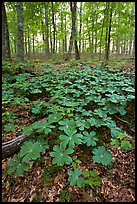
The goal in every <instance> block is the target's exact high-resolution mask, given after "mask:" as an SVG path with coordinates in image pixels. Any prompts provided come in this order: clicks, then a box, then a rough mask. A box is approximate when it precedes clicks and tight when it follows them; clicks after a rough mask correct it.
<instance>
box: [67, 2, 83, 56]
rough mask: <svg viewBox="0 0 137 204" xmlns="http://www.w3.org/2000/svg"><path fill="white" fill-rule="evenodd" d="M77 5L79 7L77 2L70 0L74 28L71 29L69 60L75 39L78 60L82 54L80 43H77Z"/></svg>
mask: <svg viewBox="0 0 137 204" xmlns="http://www.w3.org/2000/svg"><path fill="white" fill-rule="evenodd" d="M76 7H77V2H70V10H71V14H72V30H71V36H70V45H69V50H68V54H67V57H66V59H65V60H68V59H69V58H70V55H71V51H72V46H73V41H74V46H75V58H76V60H78V59H80V54H79V51H78V45H77V39H76V37H77V31H76Z"/></svg>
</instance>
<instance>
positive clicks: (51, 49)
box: [50, 24, 53, 54]
mask: <svg viewBox="0 0 137 204" xmlns="http://www.w3.org/2000/svg"><path fill="white" fill-rule="evenodd" d="M52 47H53V46H52V32H51V24H50V50H51V53H52V54H53V50H52Z"/></svg>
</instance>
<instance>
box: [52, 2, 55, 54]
mask: <svg viewBox="0 0 137 204" xmlns="http://www.w3.org/2000/svg"><path fill="white" fill-rule="evenodd" d="M51 4H52V25H53V50H52V51H53V52H52V53H53V54H55V44H56V25H55V14H54V3H53V2H51Z"/></svg>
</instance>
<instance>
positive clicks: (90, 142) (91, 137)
mask: <svg viewBox="0 0 137 204" xmlns="http://www.w3.org/2000/svg"><path fill="white" fill-rule="evenodd" d="M83 134H84V137H83V143H84V144H86V145H87V146H96V144H97V143H96V141H98V138H97V137H96V136H95V135H96V132H95V131H91V132H90V133H88V132H86V131H84V132H83Z"/></svg>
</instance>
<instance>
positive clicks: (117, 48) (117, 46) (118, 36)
mask: <svg viewBox="0 0 137 204" xmlns="http://www.w3.org/2000/svg"><path fill="white" fill-rule="evenodd" d="M119 27H120V13H119V16H118V30H117V40H116V51H117V53H120V33H119Z"/></svg>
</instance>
